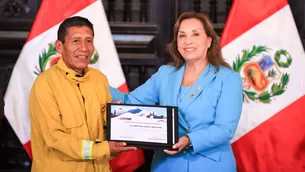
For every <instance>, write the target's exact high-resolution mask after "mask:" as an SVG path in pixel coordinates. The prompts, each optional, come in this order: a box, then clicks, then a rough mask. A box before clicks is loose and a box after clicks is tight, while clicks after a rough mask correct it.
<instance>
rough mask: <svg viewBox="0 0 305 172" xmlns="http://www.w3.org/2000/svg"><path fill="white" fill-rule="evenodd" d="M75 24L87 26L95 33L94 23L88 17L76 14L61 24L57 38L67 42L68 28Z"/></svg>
mask: <svg viewBox="0 0 305 172" xmlns="http://www.w3.org/2000/svg"><path fill="white" fill-rule="evenodd" d="M73 26H80V27H81V26H87V27H89V28H90V29H91V30H92V33H93V35H94V30H93V24H92V23H91V22H90V21H89V20H88V19H87V18H84V17H80V16H74V17H70V18H67V19H66V20H64V21H63V22H62V23H61V24H60V26H59V28H58V31H57V39H58V40H59V41H61V42H62V43H65V37H66V35H67V29H68V28H69V27H73Z"/></svg>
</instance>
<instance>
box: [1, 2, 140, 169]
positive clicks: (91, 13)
mask: <svg viewBox="0 0 305 172" xmlns="http://www.w3.org/2000/svg"><path fill="white" fill-rule="evenodd" d="M71 16H83V17H86V18H88V19H89V20H90V21H91V22H92V23H93V26H94V31H95V38H94V41H95V42H94V44H95V49H96V51H95V53H94V55H93V57H92V60H91V62H90V66H91V67H94V68H96V69H99V70H100V71H101V72H103V73H104V74H105V75H106V76H107V78H108V80H109V83H110V85H111V86H113V87H115V88H118V89H119V90H121V91H124V92H128V88H127V85H126V81H125V77H124V74H123V71H122V68H121V64H120V61H119V58H118V54H117V52H116V48H115V45H114V42H113V39H112V36H111V32H110V28H109V25H108V22H107V18H106V15H105V11H104V8H103V5H102V3H101V1H100V0H77V1H75V0H44V1H42V3H41V6H40V9H39V11H38V13H37V16H36V18H35V21H34V23H33V26H32V29H31V31H30V33H29V35H28V38H27V40H26V43H25V45H24V47H23V49H22V51H21V54H20V56H19V58H18V60H17V62H16V64H15V67H14V70H13V73H12V76H11V79H10V82H9V85H8V88H7V91H6V94H5V102H6V105H5V116H6V118H7V119H8V121H9V123H10V124H11V126H12V128H13V129H14V131H15V133H16V135H17V136H18V138H19V140H20V141H21V143H22V144H23V145H24V148H25V150H26V151H27V153H28V154H29V156H30V157H31V156H32V155H31V146H30V145H31V144H30V141H31V137H30V128H31V127H30V124H31V122H30V115H29V105H28V102H29V93H30V90H31V87H32V84H33V82H34V80H35V79H36V77H37V76H38V75H39V74H40V73H42V72H44V71H45V70H46V69H48V68H49V67H50V66H52V65H54V64H56V62H57V61H58V59H59V55H58V54H57V53H56V50H55V46H54V43H55V41H56V39H57V30H58V27H59V24H60V23H61V22H62V21H63V20H64V19H65V18H68V17H71ZM143 163H144V156H143V152H142V150H136V151H131V152H126V153H122V154H121V155H119V156H117V157H116V158H115V159H113V160H111V161H110V165H111V167H112V168H113V171H118V172H124V171H126V172H129V171H134V170H135V169H137V168H138V167H139V166H141V165H142V164H143Z"/></svg>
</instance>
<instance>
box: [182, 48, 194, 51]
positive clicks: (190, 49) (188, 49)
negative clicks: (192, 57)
mask: <svg viewBox="0 0 305 172" xmlns="http://www.w3.org/2000/svg"><path fill="white" fill-rule="evenodd" d="M195 50H196V48H184V51H195Z"/></svg>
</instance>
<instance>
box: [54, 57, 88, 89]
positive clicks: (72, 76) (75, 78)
mask: <svg viewBox="0 0 305 172" xmlns="http://www.w3.org/2000/svg"><path fill="white" fill-rule="evenodd" d="M56 66H57V67H58V68H59V69H60V70H61V71H62V72H63V73H64V75H65V77H66V78H67V79H68V80H69V81H71V82H73V83H74V84H76V85H77V84H79V83H82V82H84V81H85V80H87V79H88V78H89V73H90V68H89V67H87V68H86V69H85V71H84V73H85V74H84V75H80V74H78V73H77V72H75V71H74V70H72V69H70V68H68V67H67V65H66V64H65V63H64V61H63V60H62V58H60V59H59V61H58V63H57V64H56Z"/></svg>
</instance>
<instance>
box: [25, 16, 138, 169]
mask: <svg viewBox="0 0 305 172" xmlns="http://www.w3.org/2000/svg"><path fill="white" fill-rule="evenodd" d="M57 36H58V40H57V41H56V43H55V47H56V50H57V52H58V53H59V54H61V56H62V58H61V59H60V60H59V61H58V63H57V64H56V65H54V66H52V67H51V68H49V69H48V70H47V71H45V72H43V73H42V74H40V75H39V76H38V77H37V79H36V80H35V83H34V84H33V87H32V90H31V94H30V114H31V122H32V123H31V124H32V128H31V144H32V145H31V146H32V153H33V163H32V172H48V171H50V172H70V171H75V172H108V171H111V168H110V166H109V163H108V161H109V159H110V157H111V156H115V155H117V154H119V153H120V152H124V151H129V150H135V149H136V148H134V147H125V145H126V144H125V143H122V142H108V141H105V131H104V129H103V126H105V125H106V119H105V115H106V104H107V103H108V102H111V100H112V97H111V95H110V91H109V84H108V81H107V78H106V76H105V75H103V74H102V73H101V72H99V71H98V70H96V69H93V68H90V67H88V65H89V62H90V58H91V56H92V54H93V52H94V45H93V38H94V30H93V25H92V23H91V22H90V21H89V20H87V19H86V18H82V17H71V18H68V19H66V20H65V21H64V22H63V23H62V24H61V25H60V26H59V29H58V35H57Z"/></svg>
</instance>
